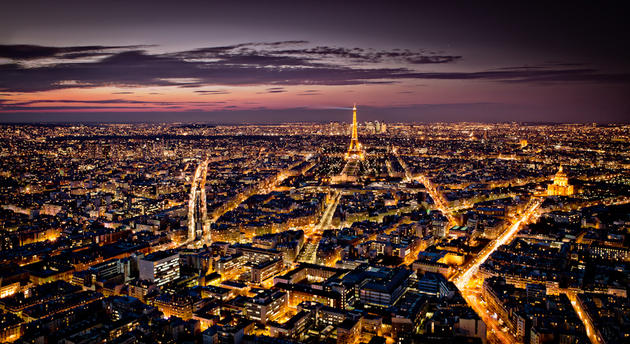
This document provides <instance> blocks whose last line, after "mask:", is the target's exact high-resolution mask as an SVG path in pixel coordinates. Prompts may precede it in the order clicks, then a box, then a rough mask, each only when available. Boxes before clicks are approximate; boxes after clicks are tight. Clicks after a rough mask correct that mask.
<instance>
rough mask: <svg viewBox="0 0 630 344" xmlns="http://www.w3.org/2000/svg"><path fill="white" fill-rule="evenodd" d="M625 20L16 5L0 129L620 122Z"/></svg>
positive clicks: (375, 8)
mask: <svg viewBox="0 0 630 344" xmlns="http://www.w3.org/2000/svg"><path fill="white" fill-rule="evenodd" d="M627 14H628V13H627V11H624V10H622V9H621V8H616V7H615V6H613V5H607V6H604V5H601V4H593V5H589V4H579V3H578V4H576V3H570V4H569V3H567V4H544V3H539V4H536V3H532V2H527V3H523V4H502V3H500V2H495V3H490V2H464V3H463V4H460V5H449V4H439V3H435V2H428V3H422V2H421V1H391V3H390V2H388V1H343V2H341V1H284V2H283V1H222V2H219V1H179V2H175V1H168V2H167V1H150V2H149V1H146V2H145V1H133V2H127V1H107V2H99V3H96V2H90V1H59V2H53V1H20V2H17V1H16V2H7V3H5V4H3V10H2V11H1V12H0V122H16V121H18V122H28V121H53V122H55V121H81V120H85V121H148V120H159V121H208V122H215V123H234V122H265V123H269V122H281V121H328V120H348V117H349V116H348V114H347V113H345V112H344V111H340V110H338V109H336V108H339V107H347V106H350V105H351V104H352V103H353V102H357V103H359V109H360V114H361V116H363V117H361V119H366V120H368V119H370V120H374V119H379V120H384V121H418V122H422V121H545V122H554V121H555V122H593V121H597V122H628V119H629V118H630V101H629V100H628V94H630V92H629V91H630V87H629V86H630V66H629V62H628V61H630V48H629V47H628V43H627V42H628V37H627V32H630V27H629V26H630V24H628V22H627V21H626V18H627Z"/></svg>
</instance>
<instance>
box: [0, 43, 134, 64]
mask: <svg viewBox="0 0 630 344" xmlns="http://www.w3.org/2000/svg"><path fill="white" fill-rule="evenodd" d="M139 47H142V46H140V45H126V46H102V45H91V46H77V47H47V46H41V45H28V44H18V45H0V57H4V58H8V59H12V60H34V59H41V58H50V57H57V58H64V59H78V58H83V57H92V56H106V55H108V53H106V52H105V51H111V50H117V49H130V48H139Z"/></svg>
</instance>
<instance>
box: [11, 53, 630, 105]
mask: <svg viewBox="0 0 630 344" xmlns="http://www.w3.org/2000/svg"><path fill="white" fill-rule="evenodd" d="M303 45H307V42H305V41H285V42H271V43H244V44H238V45H232V46H220V47H206V48H200V49H194V50H187V51H180V52H173V53H153V52H150V51H149V50H148V48H147V47H142V46H78V47H40V46H27V45H13V46H10V45H4V46H0V56H3V57H5V58H9V59H10V60H12V62H11V63H6V64H3V65H0V91H4V92H37V91H47V90H54V89H64V88H89V87H98V86H116V87H126V88H133V87H147V86H158V87H159V86H177V87H185V88H193V89H194V88H201V87H217V86H219V87H220V86H226V85H227V86H270V85H271V86H274V87H277V88H268V89H267V92H269V93H282V92H285V91H286V90H285V89H282V88H281V87H286V86H291V85H358V84H388V83H395V82H398V81H400V80H405V79H421V80H490V81H497V82H509V83H542V84H545V83H557V82H590V83H627V82H629V81H630V75H629V74H615V73H605V72H602V71H600V70H597V69H594V68H588V67H586V66H583V65H575V64H568V65H567V64H565V65H563V64H561V63H554V64H545V65H541V66H516V67H509V68H499V69H492V70H481V71H470V72H462V71H457V72H448V71H441V72H425V71H421V70H419V69H418V66H420V65H433V64H449V63H454V62H456V61H458V60H460V59H462V57H461V56H457V55H447V54H443V53H439V52H431V51H426V50H417V51H411V50H401V49H392V50H389V51H385V50H370V49H362V48H339V47H325V46H318V47H310V48H309V47H302V46H303ZM77 54H87V55H90V54H92V56H90V57H91V58H90V59H88V60H85V59H84V57H81V56H78V55H77ZM94 54H97V55H98V58H97V59H96V60H94V59H93V58H94ZM68 55H71V56H72V61H68V59H69V57H68ZM40 59H47V63H46V64H44V65H38V64H37V63H35V64H34V65H33V62H37V61H38V60H40ZM51 59H52V62H51V61H50V60H51ZM25 60H28V61H29V64H25V63H23V61H25ZM55 61H57V62H56V63H55ZM391 65H394V66H397V67H395V68H391V67H387V66H391ZM195 92H196V93H198V94H207V95H210V94H227V93H224V92H223V91H213V90H196V91H195ZM121 94H122V93H121ZM125 94H126V93H125ZM300 94H301V95H310V94H316V93H313V92H302V93H300Z"/></svg>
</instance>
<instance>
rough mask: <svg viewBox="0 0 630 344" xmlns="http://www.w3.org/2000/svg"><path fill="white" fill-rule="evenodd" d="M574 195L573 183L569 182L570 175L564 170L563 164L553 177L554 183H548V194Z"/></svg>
mask: <svg viewBox="0 0 630 344" xmlns="http://www.w3.org/2000/svg"><path fill="white" fill-rule="evenodd" d="M571 195H573V185H570V184H569V177H567V174H566V173H565V172H564V171H563V170H562V166H560V168H559V169H558V172H557V173H556V175H555V176H554V177H553V183H552V184H549V185H547V196H571Z"/></svg>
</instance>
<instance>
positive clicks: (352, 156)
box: [346, 103, 364, 160]
mask: <svg viewBox="0 0 630 344" xmlns="http://www.w3.org/2000/svg"><path fill="white" fill-rule="evenodd" d="M357 128H358V126H357V104H356V103H355V104H354V106H353V107H352V137H351V139H350V147H348V152H347V153H346V160H363V159H364V155H363V147H362V146H361V143H360V142H359V135H358V130H357Z"/></svg>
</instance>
